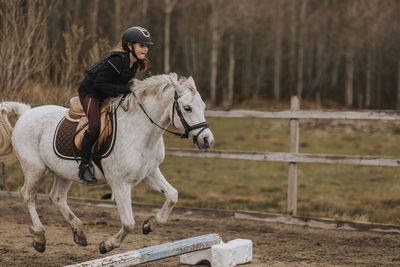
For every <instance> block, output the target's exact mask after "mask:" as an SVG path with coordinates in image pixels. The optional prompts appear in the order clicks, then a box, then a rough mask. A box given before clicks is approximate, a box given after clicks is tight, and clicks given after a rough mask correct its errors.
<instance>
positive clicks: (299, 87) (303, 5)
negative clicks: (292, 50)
mask: <svg viewBox="0 0 400 267" xmlns="http://www.w3.org/2000/svg"><path fill="white" fill-rule="evenodd" d="M307 4H308V0H302V1H301V6H300V19H299V20H300V21H299V24H300V32H299V49H298V53H299V55H298V59H297V96H298V97H299V98H300V99H301V97H302V94H303V87H304V80H303V79H304V77H303V75H304V74H303V72H304V71H303V69H304V49H305V48H304V42H305V40H304V38H305V17H306V11H307Z"/></svg>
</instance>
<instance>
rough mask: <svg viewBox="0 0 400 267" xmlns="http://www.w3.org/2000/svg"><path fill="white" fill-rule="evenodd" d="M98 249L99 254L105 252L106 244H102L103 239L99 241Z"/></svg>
mask: <svg viewBox="0 0 400 267" xmlns="http://www.w3.org/2000/svg"><path fill="white" fill-rule="evenodd" d="M99 251H100V253H101V254H105V253H107V249H106V245H105V244H104V241H103V242H101V243H100V247H99Z"/></svg>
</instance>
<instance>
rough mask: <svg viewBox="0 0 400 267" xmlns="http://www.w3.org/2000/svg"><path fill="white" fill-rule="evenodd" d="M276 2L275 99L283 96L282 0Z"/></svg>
mask: <svg viewBox="0 0 400 267" xmlns="http://www.w3.org/2000/svg"><path fill="white" fill-rule="evenodd" d="M275 3H276V8H275V11H276V13H275V14H276V15H275V29H276V32H275V57H274V99H275V100H279V99H280V98H281V61H282V26H283V22H282V13H283V12H282V1H277V2H275Z"/></svg>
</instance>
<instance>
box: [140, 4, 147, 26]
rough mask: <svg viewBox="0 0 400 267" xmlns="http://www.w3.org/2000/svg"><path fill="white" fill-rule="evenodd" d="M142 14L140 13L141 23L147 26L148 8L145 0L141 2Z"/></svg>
mask: <svg viewBox="0 0 400 267" xmlns="http://www.w3.org/2000/svg"><path fill="white" fill-rule="evenodd" d="M141 2H142V12H141V21H142V25H146V24H147V8H148V2H147V0H142V1H141Z"/></svg>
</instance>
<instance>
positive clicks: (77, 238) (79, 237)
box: [74, 234, 87, 247]
mask: <svg viewBox="0 0 400 267" xmlns="http://www.w3.org/2000/svg"><path fill="white" fill-rule="evenodd" d="M74 241H75V243H77V244H78V245H79V246H82V247H86V246H87V240H86V236H85V235H78V234H74Z"/></svg>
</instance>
